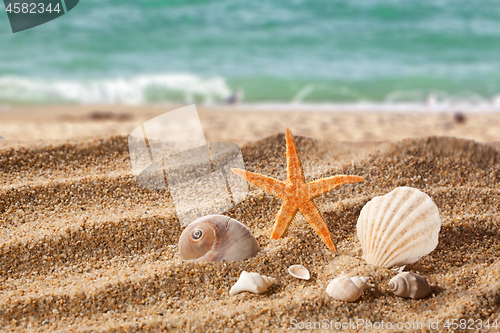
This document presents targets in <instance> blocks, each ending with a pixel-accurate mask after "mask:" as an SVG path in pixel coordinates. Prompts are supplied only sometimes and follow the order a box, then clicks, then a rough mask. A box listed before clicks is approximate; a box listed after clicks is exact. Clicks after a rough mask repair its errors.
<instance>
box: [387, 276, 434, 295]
mask: <svg viewBox="0 0 500 333" xmlns="http://www.w3.org/2000/svg"><path fill="white" fill-rule="evenodd" d="M389 289H390V290H391V291H392V292H393V293H394V294H395V295H397V296H401V297H411V298H413V299H418V298H424V297H425V296H427V295H429V293H430V292H431V287H430V286H429V282H427V280H426V279H425V278H424V277H423V276H421V275H418V274H415V273H410V272H403V273H399V274H398V275H396V276H395V277H393V278H392V279H391V281H389Z"/></svg>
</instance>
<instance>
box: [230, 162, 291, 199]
mask: <svg viewBox="0 0 500 333" xmlns="http://www.w3.org/2000/svg"><path fill="white" fill-rule="evenodd" d="M232 171H233V173H234V174H235V175H238V176H240V177H241V178H244V179H246V180H247V181H249V182H250V183H252V184H254V185H255V186H257V187H260V188H261V189H263V190H264V191H266V192H269V193H271V194H273V195H275V196H277V197H280V198H283V195H284V193H285V183H283V182H281V181H279V180H276V179H273V178H270V177H266V176H263V175H259V174H257V173H253V172H249V171H245V170H241V169H232Z"/></svg>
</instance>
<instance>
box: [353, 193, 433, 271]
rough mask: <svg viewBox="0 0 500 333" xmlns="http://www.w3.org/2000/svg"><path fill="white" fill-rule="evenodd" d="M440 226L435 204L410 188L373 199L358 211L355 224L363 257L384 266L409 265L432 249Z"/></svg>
mask: <svg viewBox="0 0 500 333" xmlns="http://www.w3.org/2000/svg"><path fill="white" fill-rule="evenodd" d="M440 229H441V219H440V218H439V211H438V208H437V206H436V204H434V202H432V199H431V198H430V197H429V196H428V195H427V194H425V193H423V192H421V191H419V190H417V189H415V188H411V187H398V188H396V189H395V190H393V191H392V192H390V193H388V194H386V195H383V196H380V197H375V198H373V199H372V200H371V201H370V202H368V203H367V204H366V205H365V206H364V207H363V209H362V210H361V214H360V215H359V218H358V224H357V233H358V238H359V241H360V242H361V247H362V248H363V258H364V259H365V260H366V262H368V263H369V264H372V265H375V266H382V267H385V268H391V267H395V266H404V265H407V264H412V263H414V262H416V261H417V260H418V259H420V258H421V257H423V256H424V255H426V254H428V253H429V252H431V251H432V250H434V249H435V248H436V246H437V244H438V234H439V230H440Z"/></svg>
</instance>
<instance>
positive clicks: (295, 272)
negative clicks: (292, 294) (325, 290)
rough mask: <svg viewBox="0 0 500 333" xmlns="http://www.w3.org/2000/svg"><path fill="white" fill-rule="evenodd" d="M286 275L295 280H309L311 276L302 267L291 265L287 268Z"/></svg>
mask: <svg viewBox="0 0 500 333" xmlns="http://www.w3.org/2000/svg"><path fill="white" fill-rule="evenodd" d="M288 273H290V275H292V276H293V277H296V278H297V279H302V280H309V279H310V278H311V274H309V271H308V270H307V268H305V267H304V266H302V265H292V266H290V267H288Z"/></svg>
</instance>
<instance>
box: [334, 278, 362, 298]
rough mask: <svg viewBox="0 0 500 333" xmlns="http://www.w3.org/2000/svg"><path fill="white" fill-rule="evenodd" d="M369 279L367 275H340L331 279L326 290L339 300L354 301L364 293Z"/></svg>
mask: <svg viewBox="0 0 500 333" xmlns="http://www.w3.org/2000/svg"><path fill="white" fill-rule="evenodd" d="M368 280H369V278H367V277H358V276H355V277H352V278H350V277H347V276H339V277H337V278H335V279H333V280H332V281H330V283H329V284H328V287H326V292H327V293H328V295H330V296H332V297H333V298H335V299H337V300H339V301H345V302H354V301H355V300H357V299H358V298H360V297H361V295H362V294H363V291H364V290H365V288H366V283H367V282H368Z"/></svg>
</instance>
